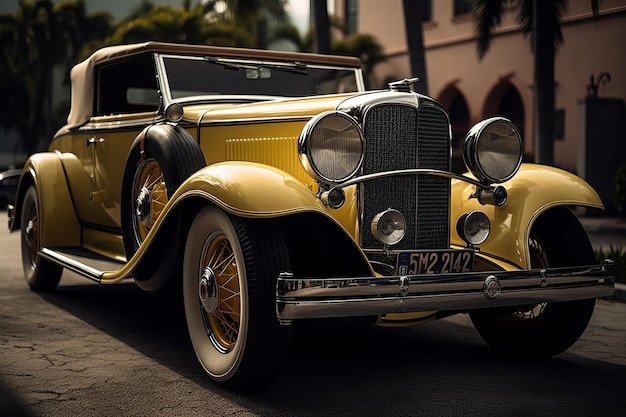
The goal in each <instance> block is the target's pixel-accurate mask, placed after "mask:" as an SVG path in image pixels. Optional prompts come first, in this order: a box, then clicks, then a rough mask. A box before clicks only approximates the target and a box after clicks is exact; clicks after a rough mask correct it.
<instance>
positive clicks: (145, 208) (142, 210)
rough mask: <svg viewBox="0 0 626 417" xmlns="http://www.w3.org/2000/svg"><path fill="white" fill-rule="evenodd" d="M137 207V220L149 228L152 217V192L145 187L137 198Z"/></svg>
mask: <svg viewBox="0 0 626 417" xmlns="http://www.w3.org/2000/svg"><path fill="white" fill-rule="evenodd" d="M135 205H136V208H135V214H136V215H137V218H138V219H139V221H140V222H141V224H143V225H144V226H146V227H147V226H148V225H149V224H150V219H151V217H152V199H151V198H150V190H148V189H147V188H146V187H143V188H142V189H141V191H140V192H139V195H138V196H137V200H136V201H135Z"/></svg>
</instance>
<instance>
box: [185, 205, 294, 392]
mask: <svg viewBox="0 0 626 417" xmlns="http://www.w3.org/2000/svg"><path fill="white" fill-rule="evenodd" d="M287 267H288V256H287V251H286V246H285V243H284V240H283V238H282V234H281V233H280V231H278V230H276V228H272V227H271V226H270V225H269V224H268V221H267V220H248V221H246V223H244V222H243V221H241V220H239V219H237V218H234V217H231V216H229V215H227V214H226V213H224V212H223V211H222V210H220V209H218V208H217V207H213V206H211V207H206V208H204V209H202V210H201V211H200V212H199V213H198V214H197V215H196V217H195V220H194V222H193V224H192V226H191V229H190V231H189V235H188V238H187V244H186V247H185V257H184V274H183V294H184V302H185V317H186V319H187V327H188V329H189V335H190V338H191V342H192V344H193V348H194V350H195V352H196V356H197V358H198V360H199V362H200V364H201V365H202V367H203V368H204V370H205V371H206V373H207V374H208V375H209V377H210V378H211V379H213V380H214V381H215V382H217V383H220V384H222V385H224V386H227V387H229V388H231V389H249V388H253V387H254V386H255V385H264V384H265V383H267V381H268V380H269V379H271V378H272V377H273V376H274V375H275V374H276V373H277V372H278V370H279V367H280V365H281V363H282V362H284V361H285V360H286V354H287V350H288V346H289V339H290V331H291V329H290V327H285V326H281V325H280V324H279V323H278V319H277V317H276V305H275V288H276V279H277V277H278V275H279V273H280V272H284V271H285V270H286V268H287Z"/></svg>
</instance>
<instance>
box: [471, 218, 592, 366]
mask: <svg viewBox="0 0 626 417" xmlns="http://www.w3.org/2000/svg"><path fill="white" fill-rule="evenodd" d="M528 243H529V250H530V255H531V266H532V268H548V267H558V266H568V265H592V264H594V263H595V256H594V253H593V249H592V247H591V243H590V242H589V238H588V237H587V234H586V232H585V230H584V229H583V227H582V225H581V224H580V223H579V222H578V220H577V219H576V217H575V216H574V215H573V214H572V213H571V212H570V211H569V210H568V209H566V208H564V207H558V208H555V209H552V210H550V211H549V212H546V213H545V214H543V215H542V216H541V217H539V219H537V221H536V222H535V224H534V225H533V228H532V230H531V233H530V238H529V242H528ZM594 306H595V299H588V300H577V301H567V302H560V303H542V304H538V305H529V306H522V307H518V308H517V309H513V310H511V309H508V310H503V309H499V310H479V311H474V312H471V313H470V317H471V319H472V322H473V323H474V326H475V327H476V330H477V331H478V333H480V335H481V336H482V337H483V339H484V340H485V341H486V342H487V343H489V345H491V346H492V347H494V348H496V349H498V350H502V351H505V352H514V353H519V354H524V355H528V356H539V357H549V356H554V355H558V354H559V353H561V352H563V351H565V350H567V349H568V348H569V347H570V346H572V345H573V344H574V343H575V342H576V341H577V340H578V338H579V337H580V336H581V335H582V334H583V332H584V331H585V329H586V328H587V324H588V323H589V320H590V319H591V315H592V314H593V309H594Z"/></svg>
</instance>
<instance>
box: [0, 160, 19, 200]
mask: <svg viewBox="0 0 626 417" xmlns="http://www.w3.org/2000/svg"><path fill="white" fill-rule="evenodd" d="M21 174H22V170H21V169H8V170H6V171H4V172H0V209H4V208H6V207H7V205H8V204H13V203H14V202H15V190H16V189H17V182H18V181H19V180H20V175H21Z"/></svg>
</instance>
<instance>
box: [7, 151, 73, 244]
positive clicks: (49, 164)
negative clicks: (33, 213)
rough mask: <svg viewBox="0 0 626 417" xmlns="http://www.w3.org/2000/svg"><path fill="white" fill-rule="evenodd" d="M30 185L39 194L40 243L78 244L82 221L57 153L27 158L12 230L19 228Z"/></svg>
mask: <svg viewBox="0 0 626 417" xmlns="http://www.w3.org/2000/svg"><path fill="white" fill-rule="evenodd" d="M31 185H34V186H35V188H36V189H37V195H38V197H39V211H40V219H39V230H40V237H39V238H40V244H41V246H48V247H51V246H79V245H80V230H81V229H80V223H79V221H78V218H77V216H76V211H75V210H74V205H73V204H72V198H71V194H70V191H69V188H68V183H67V178H66V175H65V170H64V169H63V164H62V162H61V155H60V154H59V153H58V152H44V153H38V154H34V155H32V156H31V157H30V158H29V159H28V160H27V161H26V163H25V165H24V170H23V172H22V176H21V177H20V181H19V184H18V188H17V196H16V199H15V209H14V211H13V213H14V216H13V219H12V222H11V224H10V225H9V229H10V230H11V231H15V230H18V229H19V228H20V217H21V210H22V201H23V199H24V195H25V194H26V191H27V190H28V187H29V186H31Z"/></svg>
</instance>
